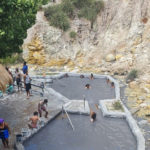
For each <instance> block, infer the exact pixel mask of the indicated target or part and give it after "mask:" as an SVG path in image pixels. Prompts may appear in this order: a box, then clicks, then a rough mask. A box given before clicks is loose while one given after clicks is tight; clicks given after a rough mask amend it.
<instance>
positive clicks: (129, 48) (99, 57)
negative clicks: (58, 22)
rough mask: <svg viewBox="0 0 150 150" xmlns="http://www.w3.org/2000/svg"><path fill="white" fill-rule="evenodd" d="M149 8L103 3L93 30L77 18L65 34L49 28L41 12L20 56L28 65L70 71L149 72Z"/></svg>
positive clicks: (137, 1) (137, 2) (121, 1)
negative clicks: (73, 34) (73, 33)
mask: <svg viewBox="0 0 150 150" xmlns="http://www.w3.org/2000/svg"><path fill="white" fill-rule="evenodd" d="M49 5H53V4H49ZM149 6H150V2H149V1H148V0H115V1H114V0H104V10H103V11H101V13H99V14H98V16H97V19H96V21H95V23H94V26H93V29H91V27H90V22H89V21H88V20H86V19H84V18H80V19H79V18H78V17H77V16H76V17H75V18H74V19H73V20H70V24H71V27H70V29H69V30H68V31H66V32H63V31H62V30H60V29H58V28H55V27H52V26H50V25H49V22H48V21H47V19H46V17H45V16H44V12H43V11H42V10H41V11H39V12H38V13H37V20H36V24H35V25H34V26H32V28H30V29H29V30H28V37H27V39H25V41H24V45H23V49H24V54H23V57H24V58H25V60H27V61H28V62H29V63H31V64H39V65H43V64H44V65H45V66H55V65H56V66H64V65H65V66H67V67H66V68H70V70H72V69H73V68H74V67H75V66H76V68H78V69H79V70H86V69H89V70H93V71H95V72H111V73H112V72H113V73H115V74H125V73H126V72H127V71H129V70H132V69H133V68H136V69H137V70H140V72H141V73H143V72H144V73H149V71H150V69H149V62H150V61H149V57H150V51H149V41H150V21H149V15H150V11H149V9H148V8H149ZM71 31H74V32H76V38H75V39H74V38H70V36H69V33H70V32H71Z"/></svg>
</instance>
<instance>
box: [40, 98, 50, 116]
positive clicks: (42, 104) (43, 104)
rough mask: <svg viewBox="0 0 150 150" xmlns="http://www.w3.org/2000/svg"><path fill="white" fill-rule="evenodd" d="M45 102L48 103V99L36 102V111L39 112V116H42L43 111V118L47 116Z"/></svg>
mask: <svg viewBox="0 0 150 150" xmlns="http://www.w3.org/2000/svg"><path fill="white" fill-rule="evenodd" d="M47 104H48V100H47V99H44V101H40V102H39V104H38V112H39V115H40V117H42V111H44V112H45V118H47V116H48V111H47V109H46V107H47Z"/></svg>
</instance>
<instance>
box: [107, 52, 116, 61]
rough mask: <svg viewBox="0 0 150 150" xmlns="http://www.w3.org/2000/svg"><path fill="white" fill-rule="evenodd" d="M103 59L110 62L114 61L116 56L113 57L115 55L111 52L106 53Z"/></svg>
mask: <svg viewBox="0 0 150 150" xmlns="http://www.w3.org/2000/svg"><path fill="white" fill-rule="evenodd" d="M105 60H106V61H107V62H112V61H115V60H116V57H115V55H113V54H108V55H107V56H106V58H105Z"/></svg>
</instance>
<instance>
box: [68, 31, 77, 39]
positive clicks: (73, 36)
mask: <svg viewBox="0 0 150 150" xmlns="http://www.w3.org/2000/svg"><path fill="white" fill-rule="evenodd" d="M69 35H70V37H71V38H73V39H75V38H76V36H77V33H76V32H74V31H71V32H70V34H69Z"/></svg>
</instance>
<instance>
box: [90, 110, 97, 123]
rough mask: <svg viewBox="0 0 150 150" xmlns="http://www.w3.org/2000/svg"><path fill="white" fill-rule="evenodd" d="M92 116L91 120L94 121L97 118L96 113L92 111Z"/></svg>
mask: <svg viewBox="0 0 150 150" xmlns="http://www.w3.org/2000/svg"><path fill="white" fill-rule="evenodd" d="M90 117H91V122H94V121H95V120H96V113H95V112H93V111H91V114H90Z"/></svg>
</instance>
